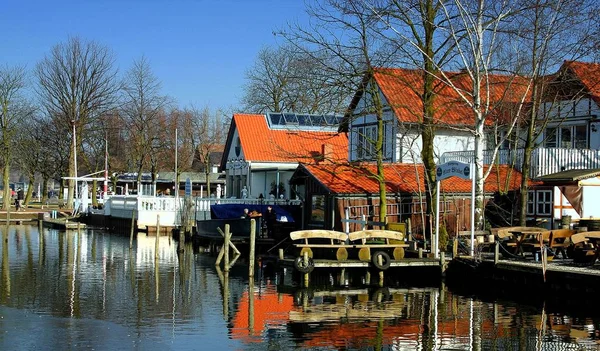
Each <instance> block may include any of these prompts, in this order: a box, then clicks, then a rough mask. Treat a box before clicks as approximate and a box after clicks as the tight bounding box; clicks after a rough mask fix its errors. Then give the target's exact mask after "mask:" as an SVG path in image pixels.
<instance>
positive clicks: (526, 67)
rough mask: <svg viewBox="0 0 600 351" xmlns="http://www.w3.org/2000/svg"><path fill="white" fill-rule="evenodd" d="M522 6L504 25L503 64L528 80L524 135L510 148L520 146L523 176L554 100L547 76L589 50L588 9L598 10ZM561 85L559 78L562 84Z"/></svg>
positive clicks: (578, 4)
mask: <svg viewBox="0 0 600 351" xmlns="http://www.w3.org/2000/svg"><path fill="white" fill-rule="evenodd" d="M516 4H518V8H519V9H521V10H520V11H519V12H518V13H517V14H516V16H515V18H514V20H513V21H511V22H510V23H509V24H508V25H507V28H506V29H507V37H509V38H512V40H510V41H511V42H512V43H514V44H513V45H514V46H517V48H518V50H515V51H512V52H509V53H508V54H507V55H506V56H507V57H509V58H510V61H509V62H506V61H504V62H506V63H507V64H506V66H508V67H513V69H514V70H515V72H516V73H518V74H520V75H523V76H527V77H528V78H529V80H530V81H531V97H530V98H529V99H528V100H527V101H528V104H527V108H526V109H525V111H524V112H526V113H524V123H523V125H524V131H525V132H524V135H518V136H517V137H516V138H513V139H515V140H519V139H520V138H521V137H523V139H522V141H521V142H518V143H517V144H516V145H515V147H520V146H522V147H523V151H524V153H523V160H522V164H521V172H522V173H523V174H524V175H528V174H529V171H530V167H531V166H530V165H531V157H532V152H533V150H534V149H535V148H537V147H538V146H539V145H538V142H537V140H538V139H539V137H540V136H541V135H542V132H543V130H545V128H546V125H547V123H548V117H549V116H547V115H546V116H544V115H543V113H540V111H542V110H541V106H542V104H543V102H544V101H554V100H555V99H556V98H557V93H558V92H557V91H556V89H555V88H554V87H553V85H554V84H553V83H552V80H551V79H549V76H550V75H551V74H554V72H555V70H556V67H558V66H559V65H561V64H562V63H563V61H565V60H576V59H579V58H581V57H583V56H585V55H587V54H588V52H589V51H588V48H587V47H586V46H585V45H583V44H584V43H589V42H590V38H591V37H593V35H594V33H593V28H594V27H593V25H591V24H592V23H590V22H592V21H593V20H592V19H591V18H590V17H589V16H588V14H589V13H593V12H596V13H597V12H598V10H599V6H598V4H597V3H596V2H594V1H580V0H577V1H574V0H561V1H556V0H518V1H516ZM562 85H564V82H563V83H562ZM527 196H528V177H522V182H521V187H520V201H519V204H520V211H519V214H520V215H519V222H520V223H521V225H525V222H526V216H527Z"/></svg>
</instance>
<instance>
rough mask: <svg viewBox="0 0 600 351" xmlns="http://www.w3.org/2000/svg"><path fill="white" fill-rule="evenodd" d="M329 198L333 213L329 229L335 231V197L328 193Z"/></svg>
mask: <svg viewBox="0 0 600 351" xmlns="http://www.w3.org/2000/svg"><path fill="white" fill-rule="evenodd" d="M327 197H328V198H329V208H330V211H331V223H330V226H329V227H330V229H331V230H333V229H334V228H335V207H334V206H333V205H334V202H335V201H334V200H335V197H334V196H333V195H332V194H331V193H328V194H327Z"/></svg>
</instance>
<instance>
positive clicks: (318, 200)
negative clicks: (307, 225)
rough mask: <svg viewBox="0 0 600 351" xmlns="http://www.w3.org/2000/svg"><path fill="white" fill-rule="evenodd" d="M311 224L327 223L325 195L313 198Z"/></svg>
mask: <svg viewBox="0 0 600 351" xmlns="http://www.w3.org/2000/svg"><path fill="white" fill-rule="evenodd" d="M310 221H311V222H325V195H313V196H312V208H311V214H310Z"/></svg>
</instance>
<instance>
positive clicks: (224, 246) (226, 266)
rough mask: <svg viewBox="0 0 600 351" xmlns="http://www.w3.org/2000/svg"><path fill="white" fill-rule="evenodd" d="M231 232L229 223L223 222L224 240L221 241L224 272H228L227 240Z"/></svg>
mask: <svg viewBox="0 0 600 351" xmlns="http://www.w3.org/2000/svg"><path fill="white" fill-rule="evenodd" d="M230 238H231V234H230V233H229V224H225V238H224V239H225V240H224V242H223V254H224V258H225V272H226V273H227V272H229V240H230Z"/></svg>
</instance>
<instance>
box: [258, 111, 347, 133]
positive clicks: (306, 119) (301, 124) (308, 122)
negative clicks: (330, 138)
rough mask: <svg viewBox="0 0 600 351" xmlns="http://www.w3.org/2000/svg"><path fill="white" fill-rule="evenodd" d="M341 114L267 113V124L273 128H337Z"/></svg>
mask: <svg viewBox="0 0 600 351" xmlns="http://www.w3.org/2000/svg"><path fill="white" fill-rule="evenodd" d="M342 118H343V116H337V115H311V114H297V113H267V121H268V122H269V126H270V127H271V128H275V129H292V128H295V129H314V130H328V131H329V130H337V128H338V126H339V124H340V122H341V121H342Z"/></svg>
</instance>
